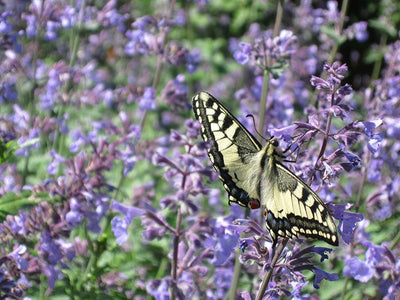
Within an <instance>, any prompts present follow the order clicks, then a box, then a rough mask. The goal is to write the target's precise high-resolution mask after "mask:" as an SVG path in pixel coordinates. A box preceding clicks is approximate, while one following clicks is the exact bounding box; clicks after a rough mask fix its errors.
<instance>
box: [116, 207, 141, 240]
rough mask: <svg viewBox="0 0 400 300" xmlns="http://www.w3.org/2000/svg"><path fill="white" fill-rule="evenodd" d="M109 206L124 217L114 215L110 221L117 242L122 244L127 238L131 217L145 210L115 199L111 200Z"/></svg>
mask: <svg viewBox="0 0 400 300" xmlns="http://www.w3.org/2000/svg"><path fill="white" fill-rule="evenodd" d="M111 208H112V209H113V210H116V211H117V212H119V213H122V214H124V215H125V218H121V217H118V216H115V217H114V218H113V219H112V221H111V228H112V231H113V233H114V235H115V237H116V238H117V243H118V245H122V244H123V243H125V242H126V241H127V240H128V232H127V228H128V226H129V224H130V223H131V222H132V219H133V218H136V217H138V216H141V215H143V214H145V213H146V211H145V210H143V209H140V208H137V207H133V206H127V205H123V204H121V203H119V202H117V201H115V200H113V203H112V205H111Z"/></svg>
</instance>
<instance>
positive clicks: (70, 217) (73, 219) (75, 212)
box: [65, 197, 83, 228]
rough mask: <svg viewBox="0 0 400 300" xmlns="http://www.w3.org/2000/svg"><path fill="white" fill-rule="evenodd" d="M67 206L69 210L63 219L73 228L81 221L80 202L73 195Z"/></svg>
mask: <svg viewBox="0 0 400 300" xmlns="http://www.w3.org/2000/svg"><path fill="white" fill-rule="evenodd" d="M69 206H70V211H69V212H67V214H66V215H65V220H66V221H67V222H68V223H69V224H71V225H72V228H74V227H76V226H77V225H79V224H80V223H81V221H82V219H83V214H82V213H81V212H80V204H79V202H78V200H77V199H76V198H75V197H72V198H71V200H70V201H69Z"/></svg>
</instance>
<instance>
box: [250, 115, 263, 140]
mask: <svg viewBox="0 0 400 300" xmlns="http://www.w3.org/2000/svg"><path fill="white" fill-rule="evenodd" d="M246 118H251V119H252V120H253V128H254V131H255V132H256V133H257V135H258V136H259V137H260V138H261V139H263V140H264V141H267V139H265V138H264V136H263V135H262V134H261V133H259V132H258V130H257V126H256V120H255V119H254V116H253V115H252V114H248V115H247V116H246Z"/></svg>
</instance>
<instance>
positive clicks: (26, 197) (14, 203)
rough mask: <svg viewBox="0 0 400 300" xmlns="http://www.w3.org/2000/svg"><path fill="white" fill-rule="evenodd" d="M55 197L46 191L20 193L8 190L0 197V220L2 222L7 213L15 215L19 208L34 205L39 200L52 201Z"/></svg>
mask: <svg viewBox="0 0 400 300" xmlns="http://www.w3.org/2000/svg"><path fill="white" fill-rule="evenodd" d="M57 199H58V198H52V197H50V195H49V193H47V192H40V193H33V192H31V191H23V192H21V193H20V194H16V193H13V192H8V193H7V194H5V195H4V196H3V197H1V198H0V222H3V221H4V220H5V219H6V217H7V215H16V214H18V212H19V211H20V210H24V209H27V208H29V207H32V206H36V205H38V204H39V203H40V202H49V203H54V202H56V201H57Z"/></svg>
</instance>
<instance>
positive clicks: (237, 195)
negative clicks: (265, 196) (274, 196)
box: [193, 92, 261, 208]
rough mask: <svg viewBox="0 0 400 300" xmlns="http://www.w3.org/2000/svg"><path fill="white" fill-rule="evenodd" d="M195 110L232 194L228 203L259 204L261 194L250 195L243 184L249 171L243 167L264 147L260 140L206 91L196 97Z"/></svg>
mask: <svg viewBox="0 0 400 300" xmlns="http://www.w3.org/2000/svg"><path fill="white" fill-rule="evenodd" d="M193 110H194V114H195V116H196V118H197V120H199V121H200V123H201V131H202V136H203V139H204V140H205V141H209V142H211V148H210V149H209V156H210V159H211V162H212V163H213V166H214V168H215V169H216V171H217V172H219V174H220V176H219V177H220V179H221V180H222V182H223V184H224V187H225V189H226V190H227V192H228V194H229V203H231V202H235V203H238V204H239V205H241V206H246V207H249V208H258V207H260V198H259V195H257V194H254V193H253V194H251V195H249V189H248V188H246V187H245V186H244V180H245V179H246V178H244V177H246V175H247V174H246V173H245V172H244V169H243V166H245V165H246V164H247V163H249V162H250V159H251V158H252V157H253V156H254V155H255V154H256V153H258V152H259V151H260V150H261V145H260V143H259V142H258V141H257V140H256V139H255V138H254V137H253V135H252V134H251V133H250V132H249V131H247V129H246V128H245V127H243V125H242V124H241V123H240V122H239V121H238V120H237V119H236V118H235V117H234V116H233V115H232V114H231V113H230V112H229V111H228V110H227V109H226V108H225V107H224V106H223V105H222V104H221V103H220V102H219V101H218V100H217V99H215V98H214V97H213V96H212V95H210V94H208V93H206V92H200V93H199V94H197V95H196V96H194V97H193Z"/></svg>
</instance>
